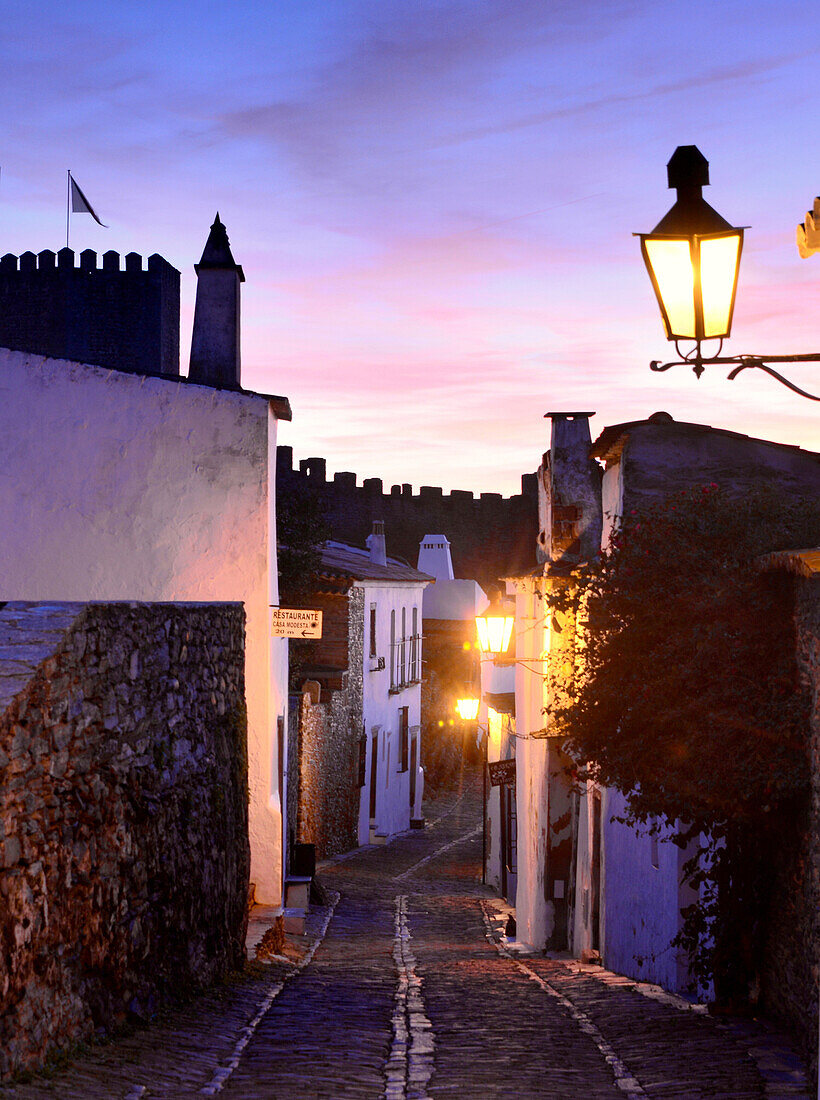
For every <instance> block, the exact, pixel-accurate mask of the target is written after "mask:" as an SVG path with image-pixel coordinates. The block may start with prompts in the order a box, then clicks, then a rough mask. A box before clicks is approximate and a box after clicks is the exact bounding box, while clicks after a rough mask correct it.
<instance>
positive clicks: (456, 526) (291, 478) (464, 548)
mask: <svg viewBox="0 0 820 1100" xmlns="http://www.w3.org/2000/svg"><path fill="white" fill-rule="evenodd" d="M325 471H326V465H325V460H324V459H323V458H308V459H304V460H303V461H301V462H300V463H299V469H298V470H294V469H293V448H291V447H277V457H276V493H277V497H278V499H280V500H281V499H284V498H285V497H286V496H287V495H288V494H292V493H305V492H311V491H312V492H314V493H316V495H317V496H318V498H319V501H320V503H321V504H322V507H323V509H324V511H325V513H326V516H327V520H328V524H329V526H330V530H331V533H332V534H331V537H332V538H334V539H338V540H339V541H340V542H347V543H350V544H351V545H353V546H364V544H365V539H366V538H367V536H368V535H369V534H370V532H371V531H372V530H373V521H374V520H384V521H385V528H386V530H387V532H388V540H389V543H390V547H391V553H393V554H397V555H399V556H400V557H403V558H405V559H406V560H407V561H408V562H410V563H411V564H414V563H415V562H416V561H417V560H418V553H419V543H420V542H421V540H422V539H423V538H424V536H425V535H427V534H429V533H430V532H431V531H441V532H443V533H444V534H446V536H447V538H448V539H449V540H450V543H451V547H452V556H453V561H454V562H455V563H456V566H455V568H456V571H457V575H458V576H459V577H469V578H471V579H475V580H477V581H478V582H479V584H480V585H481V586H482V587H483V588H485V589H486V588H487V586H488V585H494V584H497V583H498V579H499V578H500V577H505V576H514V575H516V574H518V573H521V572H525V571H526V570H528V569H530V568H531V567H532V566H533V565H535V546H536V540H537V537H538V516H537V493H538V489H537V483H536V475H535V474H524V475H523V476H522V478H521V493H520V494H518V495H517V496H511V497H502V496H501V494H500V493H481V495H480V496H478V497H474V496H473V494H472V493H470V492H463V491H460V490H454V491H453V492H451V493H443V492H442V490H441V489H440V488H437V487H434V486H430V485H422V486H421V487H420V489H419V491H418V493H417V494H415V495H414V494H413V487H412V485H407V484H404V485H394V486H393V487H392V489H391V490H390V491H389V492H383V486H382V482H381V480H380V479H379V478H367V479H366V480H365V481H364V483H363V484H362V485H357V484H356V475H355V474H352V473H337V474H336V475H335V477H334V478H333V480H332V481H328V480H327V479H326V472H325Z"/></svg>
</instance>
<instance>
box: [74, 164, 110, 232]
mask: <svg viewBox="0 0 820 1100" xmlns="http://www.w3.org/2000/svg"><path fill="white" fill-rule="evenodd" d="M68 178H69V180H70V181H71V212H72V214H90V215H91V217H92V218H93V219H94V221H95V222H96V223H97V225H101V226H102V227H103V229H108V226H107V225H106V224H105V223H104V222H101V221H100V219H99V218H98V217H97V214H96V212H95V210H94V207H93V206H92V205H91V203H90V202H89V201H88V199H87V198H86V197H85V195H84V194H83V193H82V191H81V190H80V187H79V184H78V183H77V182H76V180H75V179H74V177H73V176H72V175H71V173H70V172H69V173H68Z"/></svg>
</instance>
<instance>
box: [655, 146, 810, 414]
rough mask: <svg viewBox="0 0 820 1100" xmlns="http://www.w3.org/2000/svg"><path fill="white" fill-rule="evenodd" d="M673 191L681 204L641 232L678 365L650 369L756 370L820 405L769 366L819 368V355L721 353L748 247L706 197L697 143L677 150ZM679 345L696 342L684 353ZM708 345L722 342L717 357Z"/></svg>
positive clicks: (705, 165)
mask: <svg viewBox="0 0 820 1100" xmlns="http://www.w3.org/2000/svg"><path fill="white" fill-rule="evenodd" d="M666 167H667V175H668V180H669V186H670V187H674V188H675V189H676V190H677V200H676V202H675V204H674V206H673V207H672V208H671V210H669V211H668V213H666V214H665V215H664V216H663V217H662V218H661V220H660V221H659V222H658V224H657V225H656V226H655V228H654V229H653V230H652V232H651V233H636V234H635V236H636V237H639V238H640V241H641V254H642V255H643V259H644V263H645V264H646V270H647V271H648V272H649V278H650V280H651V282H652V289H653V290H654V291H655V297H656V298H657V300H658V305H659V307H660V311H661V317H662V318H663V324H664V328H665V329H666V338H667V340H673V341H674V342H675V348H676V350H677V352H678V355H680V356H681V358H680V359H679V360H675V361H673V362H671V363H661V362H659V361H658V360H654V361H653V362H652V363H650V364H649V365H650V368H651V369H652V370H653V371H665V370H669V368H670V367H674V366H679V365H680V364H688V365H690V366H691V367H692V369H693V371H694V372H695V374H696V375H697V376H698V378H700V376H701V374H703V370H704V364H707V363H728V364H734V370H732V371H730V373H729V378H730V379H734V378H736V377H737V376H738V374H740V372H741V371H742V370H746V369H747V368H749V367H757V368H759V369H760V370H764V371H765V372H766V373H767V374H770V375H771V376H772V377H773V378H776V379H777V380H778V382H782V383H783V385H784V386H788V388H789V389H790V390H793V391H794V392H795V393H799V394H800V395H801V397H807V398H809V400H811V401H820V397H816V396H815V395H814V394H811V393H807V392H806V390H803V389H800V387H799V386H796V385H794V383H793V382H790V381H789V380H788V379H786V378H784V377H783V376H782V375H780V374H778V372H777V371H775V370H772V368H771V367H770V366H768V363H816V362H820V354H811V355H735V356H722V355H721V354H720V352H721V350H722V348H723V341H724V339H725V338H726V337H728V336H729V335H730V333H731V329H732V313H733V312H734V307H735V293H736V291H737V275H738V269H739V266H740V254H741V251H742V249H743V229H742V228H738V227H736V226H732V225H730V224H729V222H727V221H726V219H725V218H723V217H721V215H720V214H718V212H717V211H716V210H714V209H713V208H712V207H711V206H710V205H709V204H708V203H707V202H706V201H705V199H704V198H703V195H702V190H703V188H704V187H705V186H706V185H707V184H708V183H709V162H708V161H707V160H706V158H705V157H704V155H703V154H702V153H701V151H700V150H699V149H698V147H697V146H696V145H679V146H678V148H677V149H676V150H675V152H674V153H673V154H672V158H671V160H670V161H669V163H668V164H667V166H666ZM680 340H694V341H695V347H694V348H693V349H692V351H690V352H689V353H688V354H684V353H683V352H682V351H681V349H680V347H679V346H678V341H680ZM704 340H719V341H720V343H719V345H718V350H717V354H715V355H712V356H705V355H704V354H703V351H702V347H701V345H702V342H703V341H704Z"/></svg>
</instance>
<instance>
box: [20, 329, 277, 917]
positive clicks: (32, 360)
mask: <svg viewBox="0 0 820 1100" xmlns="http://www.w3.org/2000/svg"><path fill="white" fill-rule="evenodd" d="M276 424H277V422H276V418H275V416H274V415H273V414H272V413H271V412H270V409H269V403H268V401H267V400H266V399H265V398H263V397H255V396H250V395H246V394H239V393H232V392H229V391H226V390H214V389H212V388H210V387H206V386H197V385H190V384H188V383H186V382H184V381H180V382H177V381H171V380H167V379H160V378H150V377H145V376H140V375H133V374H127V373H124V372H120V371H109V370H106V369H104V368H101V367H92V366H87V365H82V364H77V363H70V362H66V361H64V360H56V359H45V358H43V357H41V356H36V355H29V354H26V353H22V352H13V351H7V350H5V349H0V599H4V600H49V599H58V600H128V599H134V600H174V601H180V600H241V601H242V602H243V603H244V605H245V611H246V614H247V635H246V691H247V700H248V738H249V762H250V794H251V803H250V813H251V817H250V832H251V858H252V865H251V877H252V879H253V881H254V882H255V883H256V886H257V897H258V899H259V900H260V901H264V902H266V903H269V904H277V903H278V902H279V901H280V899H281V880H282V825H281V804H280V792H279V789H278V786H279V784H278V774H279V765H278V760H277V734H276V731H277V716H278V715H280V714H281V715H283V716H284V715H285V707H286V703H287V692H286V684H287V649H286V643H285V642H284V641H283V640H279V639H274V640H271V639H270V637H269V634H270V630H269V612H268V605H269V603H275V602H277V600H276V598H275V597H276V569H275V562H276V547H275V514H274V478H275V467H274V462H275V456H276Z"/></svg>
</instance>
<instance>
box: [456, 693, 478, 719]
mask: <svg viewBox="0 0 820 1100" xmlns="http://www.w3.org/2000/svg"><path fill="white" fill-rule="evenodd" d="M480 703H481V700H480V699H473V698H470V697H467V698H464V699H458V700H456V713H457V714H458V716H459V718H461V719H462V721H464V722H475V720H476V718H478V708H479V705H480Z"/></svg>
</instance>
